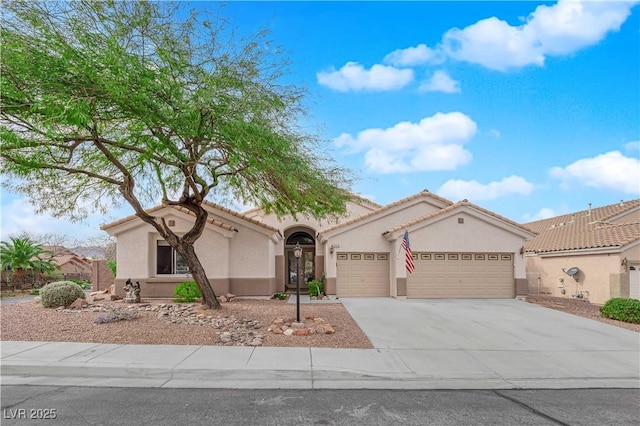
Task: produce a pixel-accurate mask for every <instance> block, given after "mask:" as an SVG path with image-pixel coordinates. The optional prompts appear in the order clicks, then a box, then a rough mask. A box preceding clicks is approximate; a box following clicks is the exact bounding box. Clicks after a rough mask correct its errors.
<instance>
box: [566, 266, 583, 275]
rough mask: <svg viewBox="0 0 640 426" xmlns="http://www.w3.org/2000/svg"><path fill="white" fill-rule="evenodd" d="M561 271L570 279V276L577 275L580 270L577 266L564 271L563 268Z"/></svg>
mask: <svg viewBox="0 0 640 426" xmlns="http://www.w3.org/2000/svg"><path fill="white" fill-rule="evenodd" d="M562 271H563V272H564V273H565V274H567V275H569V276H570V277H572V276H574V275H575V274H577V273H578V272H579V271H580V269H578V267H577V266H572V267H571V268H569V269H566V270H565V269H564V268H562Z"/></svg>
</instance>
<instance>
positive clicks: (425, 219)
mask: <svg viewBox="0 0 640 426" xmlns="http://www.w3.org/2000/svg"><path fill="white" fill-rule="evenodd" d="M461 210H464V211H466V212H473V213H474V216H476V217H482V216H484V218H485V219H486V220H488V221H491V222H493V223H494V224H497V225H498V226H500V227H501V228H503V229H508V230H511V231H512V232H515V233H517V234H519V235H522V236H524V237H533V236H535V232H533V231H532V230H530V229H528V228H527V227H525V226H523V225H520V224H519V223H516V222H514V221H512V220H510V219H507V218H506V217H504V216H501V215H499V214H497V213H494V212H492V211H490V210H487V209H484V208H482V207H480V206H477V205H475V204H473V203H470V202H469V201H467V200H466V199H465V200H462V201H458V202H457V203H455V204H452V205H450V206H447V207H445V208H443V209H441V210H438V211H435V212H433V213H430V214H427V215H424V216H420V217H417V218H415V219H412V220H410V221H408V222H405V223H403V224H400V225H398V226H395V227H393V228H391V229H389V230H387V231H385V232H384V233H383V234H382V235H385V236H386V237H387V239H396V238H398V237H399V236H401V235H402V233H403V232H404V230H406V229H411V228H421V227H422V226H420V225H421V224H424V225H425V226H427V225H428V224H429V223H432V222H433V221H437V220H439V219H440V218H444V217H448V216H451V215H454V214H456V213H458V212H459V211H461Z"/></svg>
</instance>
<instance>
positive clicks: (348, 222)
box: [318, 189, 453, 234]
mask: <svg viewBox="0 0 640 426" xmlns="http://www.w3.org/2000/svg"><path fill="white" fill-rule="evenodd" d="M421 197H429V198H433V199H435V200H437V201H440V202H441V203H443V204H445V205H447V206H450V205H452V204H453V202H452V201H449V200H447V199H446V198H442V197H440V196H438V195H435V194H432V193H431V192H429V191H427V190H426V189H425V190H423V191H421V192H418V193H417V194H414V195H411V196H409V197H406V198H403V199H401V200H398V201H396V202H394V203H391V204H387V205H386V206H382V207H380V208H377V209H375V210H372V211H370V212H368V213H365V214H362V215H360V216H356V217H354V218H351V219H349V220H346V221H344V222H340V223H337V224H335V225H332V226H329V227H326V228H323V229H321V230H320V231H318V233H320V234H323V233H325V232H329V231H333V230H334V229H338V228H341V227H343V226H347V225H351V224H352V223H356V222H359V221H361V220H363V219H366V218H368V217H371V216H374V215H377V214H379V213H381V212H383V211H386V210H389V209H391V208H393V207H396V206H400V205H402V204H405V203H407V202H409V201H412V200H415V199H418V198H421Z"/></svg>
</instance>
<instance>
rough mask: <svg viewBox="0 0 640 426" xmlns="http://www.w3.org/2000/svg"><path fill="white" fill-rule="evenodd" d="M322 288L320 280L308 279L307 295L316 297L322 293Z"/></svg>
mask: <svg viewBox="0 0 640 426" xmlns="http://www.w3.org/2000/svg"><path fill="white" fill-rule="evenodd" d="M323 290H324V285H323V284H322V281H319V280H313V281H309V296H314V297H318V296H320V295H321V294H322V292H323Z"/></svg>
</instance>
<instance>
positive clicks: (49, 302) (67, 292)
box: [40, 281, 84, 308]
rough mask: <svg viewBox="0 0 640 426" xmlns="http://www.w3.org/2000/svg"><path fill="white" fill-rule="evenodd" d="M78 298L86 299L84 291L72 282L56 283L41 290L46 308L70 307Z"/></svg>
mask: <svg viewBox="0 0 640 426" xmlns="http://www.w3.org/2000/svg"><path fill="white" fill-rule="evenodd" d="M78 298H83V299H84V291H83V290H82V287H80V286H79V285H78V284H76V283H74V282H72V281H56V282H53V283H50V284H47V285H45V286H44V287H42V288H41V289H40V301H41V302H42V306H44V307H45V308H57V307H58V306H69V305H70V304H72V303H73V302H75V300H76V299H78Z"/></svg>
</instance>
